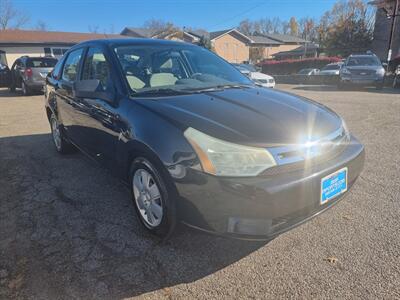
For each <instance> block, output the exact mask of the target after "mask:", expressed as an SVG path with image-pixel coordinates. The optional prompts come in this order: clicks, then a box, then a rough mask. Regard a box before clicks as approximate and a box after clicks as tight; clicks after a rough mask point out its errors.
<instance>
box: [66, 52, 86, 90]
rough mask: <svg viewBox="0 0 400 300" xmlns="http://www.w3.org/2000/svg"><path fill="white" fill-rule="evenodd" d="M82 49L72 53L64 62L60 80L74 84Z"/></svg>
mask: <svg viewBox="0 0 400 300" xmlns="http://www.w3.org/2000/svg"><path fill="white" fill-rule="evenodd" d="M82 52H83V49H77V50H75V51H72V52H71V53H70V54H69V55H68V57H67V60H66V61H65V64H64V68H63V72H62V79H63V80H65V81H68V82H71V83H72V82H75V81H76V79H77V76H78V70H79V62H80V61H81V57H82Z"/></svg>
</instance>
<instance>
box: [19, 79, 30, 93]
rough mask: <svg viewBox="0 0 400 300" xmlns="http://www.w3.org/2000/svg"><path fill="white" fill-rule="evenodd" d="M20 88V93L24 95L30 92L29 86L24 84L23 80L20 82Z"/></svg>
mask: <svg viewBox="0 0 400 300" xmlns="http://www.w3.org/2000/svg"><path fill="white" fill-rule="evenodd" d="M21 89H22V94H23V95H24V96H29V95H30V94H31V91H30V89H29V87H28V86H27V85H26V83H25V81H23V80H22V82H21Z"/></svg>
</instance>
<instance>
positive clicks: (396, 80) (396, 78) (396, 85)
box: [393, 76, 400, 89]
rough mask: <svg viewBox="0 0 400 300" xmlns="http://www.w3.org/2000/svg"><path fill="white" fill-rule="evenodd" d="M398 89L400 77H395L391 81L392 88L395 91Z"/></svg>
mask: <svg viewBox="0 0 400 300" xmlns="http://www.w3.org/2000/svg"><path fill="white" fill-rule="evenodd" d="M398 87H400V76H399V78H398V77H397V76H396V77H395V78H394V80H393V88H394V89H395V88H398Z"/></svg>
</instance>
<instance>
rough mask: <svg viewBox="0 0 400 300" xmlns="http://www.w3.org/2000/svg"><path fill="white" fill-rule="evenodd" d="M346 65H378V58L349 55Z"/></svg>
mask: <svg viewBox="0 0 400 300" xmlns="http://www.w3.org/2000/svg"><path fill="white" fill-rule="evenodd" d="M347 65H348V66H380V65H381V63H380V61H379V59H378V58H376V57H374V56H354V57H349V60H348V62H347Z"/></svg>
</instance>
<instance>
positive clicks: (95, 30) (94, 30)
mask: <svg viewBox="0 0 400 300" xmlns="http://www.w3.org/2000/svg"><path fill="white" fill-rule="evenodd" d="M88 30H89V32H90V33H98V32H99V25H89V26H88Z"/></svg>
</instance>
